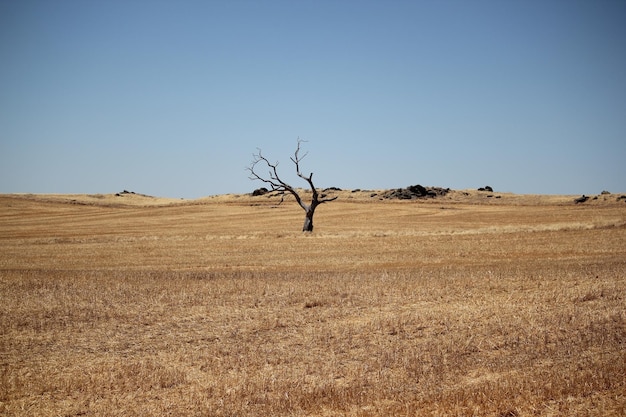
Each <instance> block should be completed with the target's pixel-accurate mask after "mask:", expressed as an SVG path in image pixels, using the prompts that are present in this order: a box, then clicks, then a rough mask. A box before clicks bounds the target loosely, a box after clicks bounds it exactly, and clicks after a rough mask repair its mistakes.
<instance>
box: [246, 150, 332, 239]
mask: <svg viewBox="0 0 626 417" xmlns="http://www.w3.org/2000/svg"><path fill="white" fill-rule="evenodd" d="M302 142H304V141H303V140H300V139H298V146H297V148H296V152H295V153H294V155H293V157H291V162H293V163H294V164H295V166H296V173H297V174H298V176H299V177H300V178H302V179H303V180H305V181H306V182H307V183H308V184H309V187H310V188H311V191H312V193H313V196H312V198H311V203H310V204H306V203H305V202H304V200H302V197H301V196H300V194H298V191H297V190H296V189H295V188H293V187H292V186H291V185H289V184H287V183H286V182H285V181H283V180H282V179H281V178H280V177H279V176H278V162H275V163H271V162H270V161H269V160H268V159H267V158H266V157H265V156H263V155H262V154H261V149H258V152H257V153H255V154H253V160H252V163H251V164H250V166H249V167H248V171H249V172H250V177H249V178H250V179H251V180H258V181H262V182H264V183H265V184H267V185H268V186H269V187H271V190H272V191H275V192H278V194H279V195H281V200H280V202H281V203H282V202H283V200H284V198H285V195H289V194H291V195H293V196H294V198H295V199H296V202H297V203H298V204H299V205H300V207H302V208H303V209H304V211H305V212H306V215H305V218H304V226H303V227H302V231H303V232H312V231H313V215H314V214H315V209H316V208H317V206H319V205H320V204H323V203H327V202H329V201H333V200H336V199H337V197H336V196H335V197H332V198H325V196H324V195H320V194H319V192H318V191H317V188H315V185H313V173H312V172H311V173H310V174H309V175H308V176H306V175H304V174H302V172H301V171H300V162H302V160H303V159H304V158H305V157H306V156H307V154H308V152H307V153H305V154H304V155H300V145H301V144H302ZM262 169H268V174H267V176H263V175H261V174H259V171H260V170H262Z"/></svg>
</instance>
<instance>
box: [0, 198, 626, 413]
mask: <svg viewBox="0 0 626 417" xmlns="http://www.w3.org/2000/svg"><path fill="white" fill-rule="evenodd" d="M336 193H337V194H338V195H339V199H338V200H336V201H334V202H332V203H328V204H324V205H322V206H320V207H319V209H318V211H317V213H316V217H315V223H316V226H315V231H314V232H313V233H312V234H303V233H302V232H300V229H301V227H302V222H303V220H304V212H303V211H302V210H301V209H300V208H299V207H298V206H297V205H296V204H295V203H294V202H293V201H292V200H290V201H287V200H286V201H285V202H283V203H282V204H280V205H279V204H278V202H279V199H278V198H276V197H271V196H267V195H266V196H259V197H251V196H243V195H226V196H214V197H207V198H203V199H199V200H192V201H182V200H173V199H159V198H152V197H148V196H142V195H139V194H134V193H123V194H118V195H1V196H0V300H1V302H0V414H1V415H7V416H148V415H149V416H160V415H171V416H337V415H347V416H451V415H454V416H498V417H504V416H564V415H569V416H572V415H578V416H611V415H614V416H623V415H626V203H625V200H624V199H620V198H618V197H619V195H615V194H608V195H600V196H598V197H597V198H592V199H589V200H588V201H587V202H585V203H582V204H575V203H574V202H573V200H574V198H575V196H530V195H528V196H527V195H514V194H507V193H485V192H478V191H452V192H450V193H449V194H447V195H446V196H442V197H437V198H434V199H426V200H410V201H399V200H386V199H381V198H380V193H377V192H370V191H361V192H349V191H337V192H336ZM374 194H376V195H374Z"/></svg>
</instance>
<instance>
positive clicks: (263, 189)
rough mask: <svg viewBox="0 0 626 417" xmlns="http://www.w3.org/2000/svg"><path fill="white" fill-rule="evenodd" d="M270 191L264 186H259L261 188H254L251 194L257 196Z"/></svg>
mask: <svg viewBox="0 0 626 417" xmlns="http://www.w3.org/2000/svg"><path fill="white" fill-rule="evenodd" d="M269 192H270V191H269V190H268V189H267V188H265V187H261V188H257V189H256V190H254V191H252V196H254V197H257V196H260V195H265V194H267V193H269Z"/></svg>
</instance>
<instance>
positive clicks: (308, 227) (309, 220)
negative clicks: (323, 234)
mask: <svg viewBox="0 0 626 417" xmlns="http://www.w3.org/2000/svg"><path fill="white" fill-rule="evenodd" d="M314 213H315V207H314V206H313V205H311V207H309V209H308V210H307V211H306V217H305V218H304V226H302V231H303V232H312V231H313V214H314Z"/></svg>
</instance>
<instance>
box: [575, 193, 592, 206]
mask: <svg viewBox="0 0 626 417" xmlns="http://www.w3.org/2000/svg"><path fill="white" fill-rule="evenodd" d="M587 200H589V197H587V196H586V195H584V194H583V195H582V196H580V197H578V198H577V199H575V200H574V203H576V204H580V203H584V202H585V201H587Z"/></svg>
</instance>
